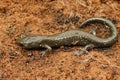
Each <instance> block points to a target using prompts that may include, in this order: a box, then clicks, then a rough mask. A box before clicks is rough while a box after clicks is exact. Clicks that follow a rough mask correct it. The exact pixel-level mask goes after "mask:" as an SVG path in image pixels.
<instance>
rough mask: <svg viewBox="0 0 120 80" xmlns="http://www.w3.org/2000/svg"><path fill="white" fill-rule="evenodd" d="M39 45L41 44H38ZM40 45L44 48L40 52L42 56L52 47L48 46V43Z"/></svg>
mask: <svg viewBox="0 0 120 80" xmlns="http://www.w3.org/2000/svg"><path fill="white" fill-rule="evenodd" d="M40 46H41V45H40ZM42 47H44V48H46V50H44V51H42V52H41V54H42V57H43V56H44V55H45V54H46V53H48V52H49V51H51V50H52V48H51V47H50V46H49V45H42Z"/></svg>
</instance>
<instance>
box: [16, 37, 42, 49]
mask: <svg viewBox="0 0 120 80" xmlns="http://www.w3.org/2000/svg"><path fill="white" fill-rule="evenodd" d="M42 40H43V37H42V36H35V35H34V36H31V35H21V36H20V37H19V38H18V39H17V41H16V43H17V44H18V45H19V46H21V47H22V48H25V49H32V48H38V47H40V44H41V43H42Z"/></svg>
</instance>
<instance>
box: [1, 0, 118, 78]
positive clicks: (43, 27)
mask: <svg viewBox="0 0 120 80" xmlns="http://www.w3.org/2000/svg"><path fill="white" fill-rule="evenodd" d="M90 17H105V18H108V19H111V20H113V21H114V23H115V25H116V27H117V29H118V31H120V1H119V0H0V80H120V36H118V41H117V42H116V43H115V44H114V45H113V46H111V47H110V48H105V49H102V48H100V49H93V50H91V51H89V52H88V53H87V54H83V55H81V56H75V55H73V53H74V51H76V50H79V49H80V48H83V47H82V46H73V47H61V48H58V49H53V51H52V52H51V53H48V54H47V55H45V56H44V57H41V55H40V52H41V51H40V50H30V51H27V50H24V49H22V48H21V47H19V46H18V45H17V44H16V43H15V42H16V39H17V38H18V37H19V36H20V35H21V34H40V35H52V34H56V33H60V32H63V31H66V30H70V29H78V28H77V27H76V26H77V25H78V24H80V23H81V22H82V21H84V20H86V19H88V18H90ZM87 28H89V27H87ZM85 30H86V29H85ZM97 33H101V34H100V35H105V33H108V32H107V31H106V30H105V29H104V32H103V29H100V30H99V31H98V32H97ZM101 37H102V36H101Z"/></svg>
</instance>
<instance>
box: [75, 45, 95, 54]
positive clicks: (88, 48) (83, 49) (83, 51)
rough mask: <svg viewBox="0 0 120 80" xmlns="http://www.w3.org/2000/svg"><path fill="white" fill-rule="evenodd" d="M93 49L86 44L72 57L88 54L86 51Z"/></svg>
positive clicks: (92, 46)
mask: <svg viewBox="0 0 120 80" xmlns="http://www.w3.org/2000/svg"><path fill="white" fill-rule="evenodd" d="M93 48H94V45H93V44H88V45H86V46H85V47H84V48H82V49H81V50H80V51H75V52H74V55H76V56H80V55H82V54H84V53H88V50H90V49H93Z"/></svg>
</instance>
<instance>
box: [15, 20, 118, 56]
mask: <svg viewBox="0 0 120 80" xmlns="http://www.w3.org/2000/svg"><path fill="white" fill-rule="evenodd" d="M94 22H99V23H102V24H105V25H107V26H108V27H109V29H110V35H109V37H107V38H100V37H97V36H96V35H93V34H90V33H88V32H85V31H82V30H68V31H65V32H62V33H58V34H54V35H49V36H41V35H23V36H21V37H19V38H18V39H17V41H16V43H17V44H18V45H20V46H21V47H22V48H24V49H36V48H45V49H46V50H45V51H43V52H42V54H43V55H44V54H45V53H47V52H48V51H51V50H52V48H53V47H60V46H70V45H80V46H85V48H84V49H83V50H82V52H84V51H85V50H88V49H91V48H95V47H101V48H102V47H109V46H111V45H112V44H114V43H115V42H116V41H117V36H118V31H117V29H116V27H115V25H114V24H113V23H112V22H111V21H110V20H108V19H106V18H89V19H87V20H85V21H83V22H82V23H81V24H80V25H79V26H78V27H85V26H86V25H88V24H89V23H94ZM75 54H76V55H80V54H81V52H80V53H75Z"/></svg>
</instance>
